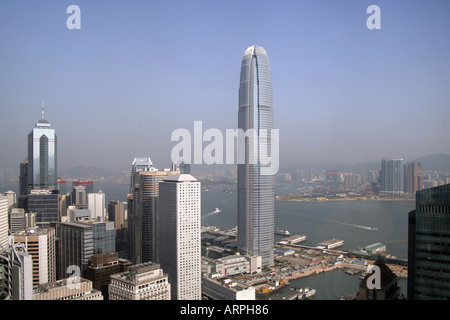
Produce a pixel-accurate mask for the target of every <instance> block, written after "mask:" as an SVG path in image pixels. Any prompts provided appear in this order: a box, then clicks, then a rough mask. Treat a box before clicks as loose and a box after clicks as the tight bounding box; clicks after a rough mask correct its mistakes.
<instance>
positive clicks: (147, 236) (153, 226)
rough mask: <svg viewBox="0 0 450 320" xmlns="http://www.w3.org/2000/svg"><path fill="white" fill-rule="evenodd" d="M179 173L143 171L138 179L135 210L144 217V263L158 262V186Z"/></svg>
mask: <svg viewBox="0 0 450 320" xmlns="http://www.w3.org/2000/svg"><path fill="white" fill-rule="evenodd" d="M177 173H178V171H167V170H164V171H143V172H139V173H138V177H137V178H136V179H137V180H138V181H139V183H138V186H137V188H138V189H135V190H136V191H137V201H136V203H135V208H136V210H137V211H138V212H140V216H141V217H142V262H148V261H153V262H157V261H158V239H159V237H158V228H157V224H158V215H157V199H158V189H159V188H158V185H159V183H160V182H161V181H163V179H164V178H165V177H167V176H168V175H170V174H177Z"/></svg>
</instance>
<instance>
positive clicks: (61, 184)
mask: <svg viewBox="0 0 450 320" xmlns="http://www.w3.org/2000/svg"><path fill="white" fill-rule="evenodd" d="M56 184H57V186H58V191H59V194H60V195H64V194H66V193H67V181H65V180H62V179H61V178H59V177H58V178H57V179H56Z"/></svg>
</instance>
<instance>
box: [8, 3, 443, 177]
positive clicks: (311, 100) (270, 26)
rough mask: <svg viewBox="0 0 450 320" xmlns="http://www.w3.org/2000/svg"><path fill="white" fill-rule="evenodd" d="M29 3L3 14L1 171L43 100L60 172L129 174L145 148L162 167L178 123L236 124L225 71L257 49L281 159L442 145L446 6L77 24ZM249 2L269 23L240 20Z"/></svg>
mask: <svg viewBox="0 0 450 320" xmlns="http://www.w3.org/2000/svg"><path fill="white" fill-rule="evenodd" d="M31 4H32V3H31V2H29V3H27V2H21V3H15V2H12V1H7V2H4V3H3V6H2V7H3V8H2V10H1V11H0V16H1V19H0V30H2V31H1V33H0V38H1V39H2V40H3V47H4V48H5V50H2V51H1V52H0V71H1V72H0V84H1V86H0V87H1V88H2V89H3V90H2V94H0V106H1V110H2V111H3V112H4V118H5V119H7V120H8V121H6V122H5V124H4V126H3V127H2V129H1V130H2V131H1V132H2V135H1V138H0V146H2V150H4V151H5V152H4V153H3V154H2V158H0V163H1V167H2V168H13V169H14V170H15V171H18V168H19V164H20V162H21V161H22V160H23V159H24V158H25V156H26V154H25V152H24V150H26V149H25V148H26V143H27V142H26V139H25V138H23V135H19V134H17V135H10V134H8V133H9V132H27V131H29V128H30V126H31V125H33V124H34V123H36V120H38V119H39V116H40V115H39V113H40V104H41V100H42V99H45V108H46V118H47V119H48V121H49V122H51V123H52V124H53V125H54V127H55V130H56V131H57V132H58V139H59V143H58V154H59V158H58V171H59V172H63V171H65V170H67V169H69V168H71V167H73V166H75V164H82V165H83V164H84V165H94V166H100V165H101V166H102V167H104V168H113V169H121V170H127V169H128V166H129V162H130V161H131V160H132V159H133V158H134V157H135V156H145V155H147V154H149V155H151V156H152V160H154V162H155V164H156V166H158V167H168V166H169V165H170V149H171V148H172V147H173V145H174V143H173V142H171V141H170V134H171V132H172V131H173V130H175V129H177V128H187V129H188V130H192V125H193V123H194V121H195V120H201V121H203V123H204V126H205V127H208V128H218V129H220V130H224V129H225V128H236V121H235V116H234V115H235V114H234V112H230V111H231V110H236V109H237V108H236V96H237V92H238V88H237V85H236V82H237V81H236V79H238V77H239V73H238V71H236V70H235V68H234V67H233V66H234V65H236V63H239V61H240V60H241V57H240V55H241V51H242V48H246V47H248V46H250V45H252V44H260V45H262V46H264V47H265V48H266V49H267V50H268V51H269V52H270V54H271V64H272V67H273V68H274V69H275V70H276V71H274V73H273V75H272V76H273V80H274V84H273V87H274V93H275V97H276V100H275V101H274V105H276V106H277V114H276V116H275V127H276V128H280V167H283V166H286V165H289V164H295V163H313V162H318V161H320V159H326V161H327V162H336V163H342V162H344V163H349V162H351V163H359V162H369V161H373V162H380V161H381V159H382V158H386V157H402V158H404V159H405V160H408V161H409V160H414V159H415V158H417V157H421V156H425V155H427V154H435V153H446V154H448V153H450V150H449V146H448V143H446V141H445V137H446V136H448V133H449V131H448V130H449V129H448V127H447V126H445V121H446V119H448V116H449V115H450V114H449V109H448V108H447V107H446V105H445V103H446V101H448V98H449V96H448V95H449V93H448V92H447V91H446V85H445V84H447V83H448V80H449V79H448V74H450V73H449V72H448V71H449V70H450V64H449V62H448V59H447V56H448V53H449V52H450V46H449V45H448V43H446V42H445V41H441V39H445V38H446V37H447V35H448V31H447V30H449V27H448V24H449V21H448V19H446V16H445V12H446V9H448V7H449V6H450V5H449V4H448V3H446V2H434V3H433V4H429V3H425V2H424V1H423V2H416V3H409V2H406V1H404V2H396V3H395V4H394V3H391V2H387V1H375V2H373V3H372V2H370V3H369V2H367V3H358V2H354V1H341V2H337V3H336V2H322V3H320V4H317V3H314V2H313V1H302V2H290V1H288V2H285V3H283V4H279V3H277V4H276V3H275V2H274V1H263V2H258V6H257V7H256V8H255V4H256V2H252V1H249V2H246V3H243V4H240V5H239V10H238V7H237V6H234V5H228V3H225V2H215V3H213V4H211V3H208V4H207V5H205V3H203V2H201V1H200V2H187V3H182V2H176V1H174V2H170V3H158V2H151V3H149V2H136V3H134V5H133V6H129V5H126V4H125V3H114V4H108V6H102V5H99V4H95V3H89V2H84V1H81V2H78V3H77V5H78V6H79V7H80V9H81V29H80V30H69V29H68V28H67V27H66V20H67V18H68V17H69V14H67V13H66V9H67V7H68V6H69V5H70V4H69V3H61V4H50V3H41V4H39V5H33V7H32V9H33V10H30V7H31ZM33 4H34V3H33ZM371 4H376V5H379V7H380V8H381V21H382V23H381V29H379V30H369V29H368V28H367V27H366V20H367V19H368V17H369V14H367V13H366V9H367V7H368V6H369V5H371ZM251 9H254V10H256V11H257V12H258V14H260V15H262V16H267V17H268V18H267V19H266V20H265V24H262V25H261V26H259V27H258V28H250V27H249V26H248V22H247V19H246V18H245V12H246V10H251ZM240 30H246V32H244V33H242V32H240ZM24 93H26V94H24ZM211 101H214V103H211ZM156 115H158V119H164V118H165V117H166V118H167V121H158V122H156V121H155V120H154V119H155V116H156ZM159 117H161V118H159ZM165 141H166V142H165ZM105 159H106V160H105Z"/></svg>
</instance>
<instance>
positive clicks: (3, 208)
mask: <svg viewBox="0 0 450 320" xmlns="http://www.w3.org/2000/svg"><path fill="white" fill-rule="evenodd" d="M8 208H9V207H8V197H6V196H0V244H1V245H2V247H3V248H6V247H7V246H8V229H9V226H8Z"/></svg>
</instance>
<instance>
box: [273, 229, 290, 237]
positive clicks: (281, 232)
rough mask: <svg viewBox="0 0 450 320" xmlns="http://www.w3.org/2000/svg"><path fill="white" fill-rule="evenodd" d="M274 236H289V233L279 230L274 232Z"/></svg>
mask: <svg viewBox="0 0 450 320" xmlns="http://www.w3.org/2000/svg"><path fill="white" fill-rule="evenodd" d="M275 234H279V235H282V236H290V235H291V233H290V232H289V231H288V230H281V229H277V230H275Z"/></svg>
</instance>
